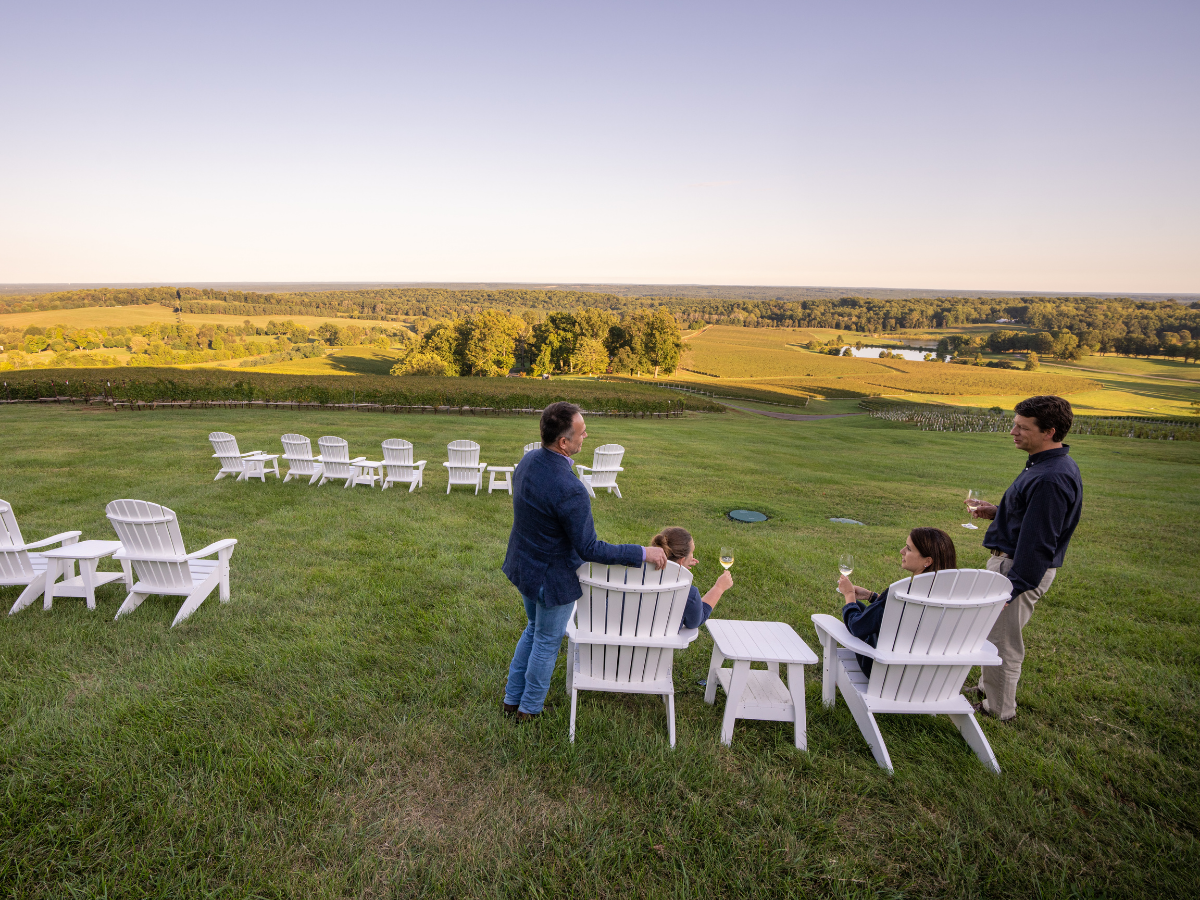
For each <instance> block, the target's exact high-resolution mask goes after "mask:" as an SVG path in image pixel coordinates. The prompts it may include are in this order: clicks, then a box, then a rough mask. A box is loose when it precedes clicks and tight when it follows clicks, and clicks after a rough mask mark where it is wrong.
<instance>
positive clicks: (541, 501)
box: [504, 447, 644, 606]
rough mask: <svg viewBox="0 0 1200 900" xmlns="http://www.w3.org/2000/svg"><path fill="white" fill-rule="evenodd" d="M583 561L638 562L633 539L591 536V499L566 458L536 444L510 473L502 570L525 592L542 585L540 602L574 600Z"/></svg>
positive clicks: (557, 603) (640, 556)
mask: <svg viewBox="0 0 1200 900" xmlns="http://www.w3.org/2000/svg"><path fill="white" fill-rule="evenodd" d="M584 560H587V561H588V562H597V563H604V564H606V565H621V566H640V565H641V564H642V563H643V562H644V554H643V550H642V548H641V546H640V545H638V544H606V543H604V541H602V540H600V539H599V538H598V537H596V527H595V525H593V523H592V501H591V498H590V497H588V492H587V488H585V487H584V486H583V482H581V481H580V480H579V479H578V478H576V477H575V474H574V472H573V471H572V468H571V460H570V459H568V458H567V457H565V456H562V455H561V454H558V453H555V452H553V451H551V450H547V449H545V448H544V447H539V448H538V449H537V450H532V451H530V452H529V453H526V454H525V456H524V458H522V460H521V464H520V465H519V466H517V470H516V472H515V473H514V475H513V527H512V532H511V533H510V534H509V536H508V552H507V553H506V554H505V556H504V574H505V575H507V576H508V580H509V581H511V582H512V583H513V585H514V586H515V587H516V588H517V590H519V591H520V592H521V593H522V594H524V595H525V596H526V597H537V596H538V591H539V590H541V589H542V588H543V587H544V588H545V593H544V595H543V597H542V602H543V603H544V604H545V605H546V606H563V605H565V604H567V603H574V602H575V601H576V600H578V599H579V598H580V596H581V595H582V594H583V589H582V588H580V586H579V578H578V577H577V576H576V574H575V570H576V569H578V568H579V567H580V566H581V565H583V562H584Z"/></svg>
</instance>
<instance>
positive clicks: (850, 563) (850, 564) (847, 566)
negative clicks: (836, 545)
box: [834, 553, 854, 593]
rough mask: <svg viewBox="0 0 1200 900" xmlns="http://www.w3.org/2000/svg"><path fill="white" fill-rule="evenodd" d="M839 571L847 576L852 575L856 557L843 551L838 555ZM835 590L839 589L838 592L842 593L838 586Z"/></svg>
mask: <svg viewBox="0 0 1200 900" xmlns="http://www.w3.org/2000/svg"><path fill="white" fill-rule="evenodd" d="M838 571H839V572H841V573H842V574H843V575H845V576H846V577H847V578H849V577H850V574H851V573H852V572H853V571H854V557H853V556H852V555H851V554H849V553H843V554H842V555H841V556H839V557H838ZM834 590H835V591H838V593H841V591H840V590H838V588H836V587H835V588H834Z"/></svg>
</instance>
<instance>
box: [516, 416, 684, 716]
mask: <svg viewBox="0 0 1200 900" xmlns="http://www.w3.org/2000/svg"><path fill="white" fill-rule="evenodd" d="M541 431H542V446H541V449H538V450H531V451H530V452H529V453H527V454H525V457H524V459H522V460H521V463H520V465H518V466H517V471H516V473H515V474H514V476H513V527H512V533H511V534H510V535H509V538H508V552H507V554H506V555H505V557H504V574H505V575H507V576H508V580H509V581H511V582H512V583H513V585H514V586H515V587H516V588H517V590H519V591H520V592H521V599H522V600H523V601H524V603H525V615H526V618H527V619H528V620H529V622H528V624H527V625H526V626H525V630H524V631H523V632H522V633H521V638H520V640H518V641H517V649H516V652H515V653H513V659H512V664H511V665H510V666H509V668H508V685H507V687H506V688H505V691H504V713H505V715H510V716H511V715H515V716H516V717H517V720H518V721H522V722H523V721H527V720H528V719H531V718H533V717H534V716H536V715H538V714H540V713H541V711H542V706H543V705H544V704H545V702H546V693H547V691H549V690H550V677H551V676H552V675H553V674H554V662H555V660H556V659H557V658H558V650H559V646H560V645H561V644H562V639H563V635H564V634H566V630H567V622H568V621H569V620H570V618H571V610H572V609H573V608H574V603H575V601H576V600H578V599H579V598H580V596H582V594H583V589H582V588H581V587H580V586H579V578H578V577H577V576H576V575H575V570H576V569H578V568H579V567H580V566H581V565H582V564H583V563H584V562H585V561H587V562H597V563H605V564H608V565H622V566H640V565H641V564H642V563H643V562H647V561H648V562H650V563H652V564H653V565H655V566H657V567H658V568H662V567H663V566H665V565H666V563H667V557H666V554H664V553H663V551H662V549H661V548H660V547H640V546H638V545H637V544H606V543H604V541H602V540H600V539H599V538H597V537H596V528H595V526H594V525H593V524H592V503H591V498H590V497H589V496H588V493H587V489H586V488H585V487H584V486H583V482H581V481H580V480H579V479H578V478H577V477H576V476H575V473H574V467H573V463H572V462H571V457H572V456H574V455H575V454H576V453H578V452H579V451H580V449H581V448H582V447H583V440H584V438H586V437H587V430H586V428H585V426H584V421H583V416H582V414H581V413H580V411H579V407H578V406H576V405H575V404H574V403H561V402H560V403H552V404H550V405H549V406H547V407H546V409H545V410H544V411H543V412H542V423H541Z"/></svg>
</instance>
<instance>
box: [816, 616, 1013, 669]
mask: <svg viewBox="0 0 1200 900" xmlns="http://www.w3.org/2000/svg"><path fill="white" fill-rule="evenodd" d="M812 620H813V625H815V626H816V628H817V634H818V635H822V634H828V635H830V636H831V637H832V638H833V639H834V640H835V641H837V642H838V643H839V644H841V645H842V646H843V647H845V648H846V649H847V650H853V651H854V652H855V653H857V654H859V655H860V656H866V657H868V658H869V659H873V660H875V662H877V663H882V664H883V665H885V666H998V665H1000V664H1001V662H1003V660H1001V659H1000V657H999V656H998V655H997V653H996V646H995V644H992V643H991V642H990V641H984V642H983V643H982V644H981V645H980V647H979V649H978V650H976V651H974V652H972V653H952V654H944V653H932V654H930V653H922V654H916V653H896V652H895V651H892V650H880V649H879V648H877V647H872V646H871V645H870V644H868V643H867V642H866V641H860V640H859V639H858V638H856V637H855V636H854V635H852V634H851V633H850V630H849V629H848V628H846V625H845V623H843V622H841V621H839V620H838V619H835V618H834V617H833V616H827V615H823V614H817V615H814V616H813V617H812ZM821 643H824V641H823V640H822V642H821Z"/></svg>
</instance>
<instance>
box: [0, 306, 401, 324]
mask: <svg viewBox="0 0 1200 900" xmlns="http://www.w3.org/2000/svg"><path fill="white" fill-rule="evenodd" d="M247 319H249V320H250V321H251V322H252V323H253V324H255V325H266V324H267V323H268V322H270V321H271V320H272V319H274V320H275V321H276V322H282V321H284V320H285V319H291V320H292V321H293V322H295V323H296V324H297V325H303V326H305V327H306V328H310V329H311V328H317V327H318V326H320V325H323V324H324V323H326V322H336V323H338V324H340V325H345V324H347V323H348V322H353V323H354V324H356V325H362V326H363V327H366V328H369V327H371V326H372V325H387V326H388V327H391V328H395V327H396V326H397V325H398V324H400V323H398V322H379V321H374V320H371V319H344V318H342V319H338V318H330V317H328V316H292V315H272V316H224V315H220V314H216V313H214V314H211V315H210V314H203V315H201V314H195V315H194V314H192V313H185V314H184V316H183V321H184V322H186V323H187V324H189V325H200V324H203V323H206V322H211V323H213V324H223V325H241V324H242V323H243V322H245V321H246V320H247ZM174 321H176V319H175V311H174V310H172V309H168V308H167V307H165V306H160V305H159V304H157V303H148V304H144V305H135V306H85V307H80V308H79V309H46V310H39V311H36V312H23V313H9V314H7V315H3V316H0V331H2V330H5V329H18V328H19V329H21V330H24V329H26V328H28V327H29V326H30V325H37V326H38V327H39V328H45V327H47V326H49V325H69V326H70V327H72V328H96V327H102V326H110V325H112V326H125V327H129V326H131V325H152V324H154V323H156V322H174Z"/></svg>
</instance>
